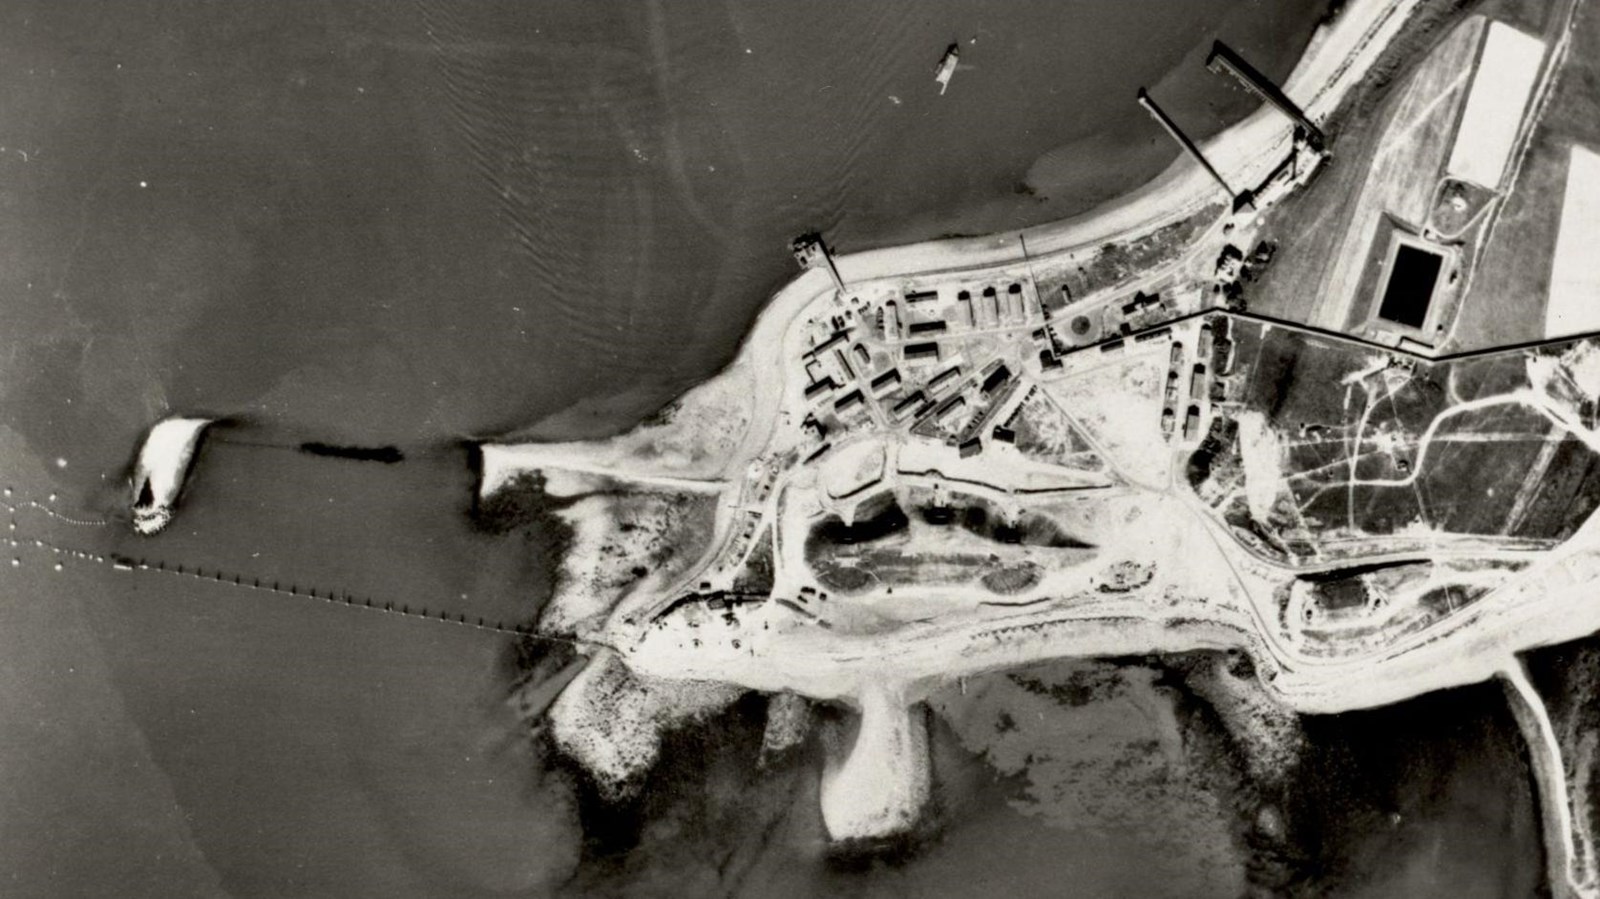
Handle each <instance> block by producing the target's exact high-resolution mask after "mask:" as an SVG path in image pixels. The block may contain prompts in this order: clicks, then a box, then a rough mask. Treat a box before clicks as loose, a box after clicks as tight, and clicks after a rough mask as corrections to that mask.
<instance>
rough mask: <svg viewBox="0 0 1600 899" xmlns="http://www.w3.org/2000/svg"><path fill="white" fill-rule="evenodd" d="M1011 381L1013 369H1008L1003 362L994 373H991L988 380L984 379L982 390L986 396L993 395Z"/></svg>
mask: <svg viewBox="0 0 1600 899" xmlns="http://www.w3.org/2000/svg"><path fill="white" fill-rule="evenodd" d="M1010 380H1011V369H1009V368H1007V367H1006V365H1005V363H1003V362H1002V363H1001V364H1000V365H999V366H998V367H996V368H995V370H994V371H992V372H990V373H989V376H988V377H987V378H984V379H983V387H982V390H983V392H984V394H985V395H988V394H992V393H994V392H995V391H996V390H999V389H1000V388H1001V387H1003V386H1005V384H1006V382H1007V381H1010Z"/></svg>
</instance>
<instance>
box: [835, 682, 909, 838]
mask: <svg viewBox="0 0 1600 899" xmlns="http://www.w3.org/2000/svg"><path fill="white" fill-rule="evenodd" d="M906 706H907V702H906V699H905V697H904V696H902V695H900V694H899V693H897V692H895V691H893V690H889V689H886V688H884V687H881V686H871V687H867V688H865V689H864V690H863V691H862V694H861V729H860V731H859V732H858V733H857V734H856V742H855V745H853V746H851V747H850V751H849V752H848V753H847V754H846V755H845V757H844V759H843V760H839V761H836V760H834V759H829V761H828V765H827V768H826V769H825V770H824V771H823V772H822V822H823V824H824V825H826V826H827V828H828V835H829V836H830V837H832V838H833V839H835V840H859V839H873V838H876V837H886V836H892V835H894V834H897V833H902V832H904V831H906V830H909V829H910V828H911V827H912V825H914V824H916V822H917V818H918V816H920V815H921V814H922V808H923V806H924V805H926V804H927V801H928V730H927V726H926V724H925V723H924V721H923V718H922V715H921V714H913V713H912V712H911V710H910V709H908V708H907V707H906Z"/></svg>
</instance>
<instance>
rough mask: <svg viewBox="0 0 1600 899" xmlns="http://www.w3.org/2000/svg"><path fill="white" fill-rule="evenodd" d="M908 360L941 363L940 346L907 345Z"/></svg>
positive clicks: (935, 344) (924, 344)
mask: <svg viewBox="0 0 1600 899" xmlns="http://www.w3.org/2000/svg"><path fill="white" fill-rule="evenodd" d="M906 359H908V360H912V361H917V362H922V361H933V362H937V361H939V345H938V344H937V343H912V344H907V345H906Z"/></svg>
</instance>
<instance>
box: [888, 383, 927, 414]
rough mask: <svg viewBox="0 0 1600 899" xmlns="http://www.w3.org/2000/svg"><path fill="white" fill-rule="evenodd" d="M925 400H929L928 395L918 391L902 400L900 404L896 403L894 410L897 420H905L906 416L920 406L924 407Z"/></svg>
mask: <svg viewBox="0 0 1600 899" xmlns="http://www.w3.org/2000/svg"><path fill="white" fill-rule="evenodd" d="M925 399H927V394H925V393H923V392H922V391H920V390H918V391H917V392H915V393H913V394H911V395H910V396H908V397H906V398H905V399H902V400H901V401H900V402H898V403H895V404H894V410H893V414H894V417H895V418H897V419H898V418H904V417H905V416H906V415H908V414H910V413H911V412H913V411H915V410H916V408H917V407H918V406H920V405H922V402H923V400H925Z"/></svg>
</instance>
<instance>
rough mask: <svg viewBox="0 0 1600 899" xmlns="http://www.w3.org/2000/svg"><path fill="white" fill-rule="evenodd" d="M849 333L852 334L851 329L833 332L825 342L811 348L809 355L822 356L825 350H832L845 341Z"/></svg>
mask: <svg viewBox="0 0 1600 899" xmlns="http://www.w3.org/2000/svg"><path fill="white" fill-rule="evenodd" d="M849 334H850V332H849V331H835V332H833V334H832V335H831V336H829V338H828V339H827V340H824V341H823V342H821V343H819V344H817V345H816V346H814V347H812V348H811V350H810V353H809V355H812V356H821V355H822V353H823V352H824V351H826V350H830V349H832V348H834V347H836V346H838V345H839V344H841V343H843V342H844V339H845V338H846V337H847V336H849Z"/></svg>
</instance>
